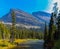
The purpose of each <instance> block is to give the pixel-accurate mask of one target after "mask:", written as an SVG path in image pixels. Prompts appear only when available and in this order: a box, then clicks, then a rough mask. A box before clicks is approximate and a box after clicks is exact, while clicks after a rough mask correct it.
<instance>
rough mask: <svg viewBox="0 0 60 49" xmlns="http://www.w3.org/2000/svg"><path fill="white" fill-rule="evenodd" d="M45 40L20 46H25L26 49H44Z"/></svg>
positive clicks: (33, 41)
mask: <svg viewBox="0 0 60 49" xmlns="http://www.w3.org/2000/svg"><path fill="white" fill-rule="evenodd" d="M43 43H44V41H43V40H29V41H28V42H26V43H22V44H20V46H25V47H27V48H25V49H43Z"/></svg>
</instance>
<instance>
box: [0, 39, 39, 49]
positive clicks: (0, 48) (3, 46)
mask: <svg viewBox="0 0 60 49" xmlns="http://www.w3.org/2000/svg"><path fill="white" fill-rule="evenodd" d="M36 41H39V39H15V41H14V44H12V43H10V42H9V40H4V41H3V40H0V49H10V48H13V47H16V43H18V44H23V43H29V42H31V43H33V42H36ZM19 47H20V46H19ZM26 47H28V46H26Z"/></svg>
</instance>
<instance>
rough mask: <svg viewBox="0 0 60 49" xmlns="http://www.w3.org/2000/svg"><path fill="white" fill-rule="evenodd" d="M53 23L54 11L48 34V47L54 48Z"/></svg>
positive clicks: (49, 48)
mask: <svg viewBox="0 0 60 49" xmlns="http://www.w3.org/2000/svg"><path fill="white" fill-rule="evenodd" d="M53 25H54V20H53V13H52V15H51V19H50V23H49V32H48V33H49V34H48V39H47V41H48V49H52V47H53V44H54V43H53V39H52V33H53Z"/></svg>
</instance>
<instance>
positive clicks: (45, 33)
mask: <svg viewBox="0 0 60 49" xmlns="http://www.w3.org/2000/svg"><path fill="white" fill-rule="evenodd" d="M46 44H47V25H46V22H45V30H44V49H46Z"/></svg>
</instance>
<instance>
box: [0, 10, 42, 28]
mask: <svg viewBox="0 0 60 49" xmlns="http://www.w3.org/2000/svg"><path fill="white" fill-rule="evenodd" d="M12 11H14V12H15V15H16V25H17V26H19V27H25V28H41V27H40V26H43V23H42V22H40V21H39V20H38V19H37V18H36V17H34V16H33V15H31V14H28V13H27V12H24V11H22V10H18V9H10V11H9V12H8V13H7V14H6V15H4V16H3V17H2V18H1V19H0V20H1V21H3V22H4V24H9V25H11V22H12V16H11V12H12Z"/></svg>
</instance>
